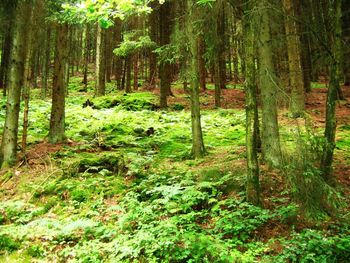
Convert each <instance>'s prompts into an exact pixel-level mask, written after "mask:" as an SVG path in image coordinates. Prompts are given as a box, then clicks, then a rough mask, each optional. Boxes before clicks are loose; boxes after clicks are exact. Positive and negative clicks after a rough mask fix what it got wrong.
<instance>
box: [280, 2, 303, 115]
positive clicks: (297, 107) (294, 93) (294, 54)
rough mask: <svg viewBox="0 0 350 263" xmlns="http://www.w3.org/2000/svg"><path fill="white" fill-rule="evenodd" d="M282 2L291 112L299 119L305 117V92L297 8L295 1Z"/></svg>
mask: <svg viewBox="0 0 350 263" xmlns="http://www.w3.org/2000/svg"><path fill="white" fill-rule="evenodd" d="M282 2H283V7H284V13H285V20H284V21H285V22H284V24H285V30H286V37H287V50H288V66H289V78H290V86H291V105H290V110H291V113H292V116H293V117H295V118H298V117H301V116H303V115H304V110H305V91H304V80H303V70H302V63H301V42H300V36H299V32H298V27H297V24H296V22H295V19H296V12H295V10H296V7H295V6H294V4H293V0H283V1H282Z"/></svg>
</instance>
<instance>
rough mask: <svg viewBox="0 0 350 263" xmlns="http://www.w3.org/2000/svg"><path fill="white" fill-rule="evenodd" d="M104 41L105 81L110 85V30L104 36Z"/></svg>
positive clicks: (111, 50)
mask: <svg viewBox="0 0 350 263" xmlns="http://www.w3.org/2000/svg"><path fill="white" fill-rule="evenodd" d="M105 36H106V37H105V39H106V55H105V60H106V61H105V63H106V81H107V82H108V83H110V82H111V81H112V80H111V76H112V59H113V56H114V54H113V45H112V30H110V29H108V30H107V31H106V34H105Z"/></svg>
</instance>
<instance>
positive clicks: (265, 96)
mask: <svg viewBox="0 0 350 263" xmlns="http://www.w3.org/2000/svg"><path fill="white" fill-rule="evenodd" d="M269 6H270V3H269V1H266V0H264V1H260V2H259V6H258V8H259V13H260V32H259V38H260V39H259V40H260V41H259V43H260V46H259V48H258V51H259V52H258V53H259V83H260V89H261V96H262V150H263V155H264V159H265V161H266V162H267V163H268V164H269V165H270V166H273V167H278V166H281V165H282V153H281V145H280V138H279V128H278V119H277V116H278V114H277V100H276V96H277V89H276V86H275V85H276V84H275V81H274V77H275V75H274V67H273V60H272V46H271V35H270V27H269V24H270V23H271V20H270V18H269V11H270V9H269Z"/></svg>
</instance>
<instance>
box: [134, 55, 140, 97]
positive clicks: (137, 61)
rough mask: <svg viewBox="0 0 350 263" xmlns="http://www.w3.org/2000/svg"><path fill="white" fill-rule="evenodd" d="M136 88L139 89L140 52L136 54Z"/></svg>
mask: <svg viewBox="0 0 350 263" xmlns="http://www.w3.org/2000/svg"><path fill="white" fill-rule="evenodd" d="M133 62H134V90H138V89H139V54H138V53H136V54H135V55H134V59H133Z"/></svg>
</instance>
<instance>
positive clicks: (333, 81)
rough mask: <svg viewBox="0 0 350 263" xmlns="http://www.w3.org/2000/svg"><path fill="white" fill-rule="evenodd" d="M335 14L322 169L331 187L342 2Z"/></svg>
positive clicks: (340, 48)
mask: <svg viewBox="0 0 350 263" xmlns="http://www.w3.org/2000/svg"><path fill="white" fill-rule="evenodd" d="M333 5H334V6H333V10H334V14H333V13H331V14H330V16H331V17H332V18H333V26H332V30H330V29H329V30H328V31H330V32H332V34H331V37H329V39H330V42H331V43H329V44H330V46H331V48H332V58H331V59H332V62H331V65H330V81H329V87H328V94H327V104H326V128H325V133H324V135H325V139H326V140H325V146H324V151H323V157H322V163H321V168H322V172H323V178H324V179H325V181H326V182H327V183H329V184H331V185H333V184H335V179H334V177H333V176H332V163H333V154H334V148H335V135H336V128H337V120H336V115H335V112H336V104H335V103H336V100H337V90H338V89H340V76H341V52H342V44H341V32H342V30H341V16H342V12H341V0H335V1H334V4H333Z"/></svg>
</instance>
